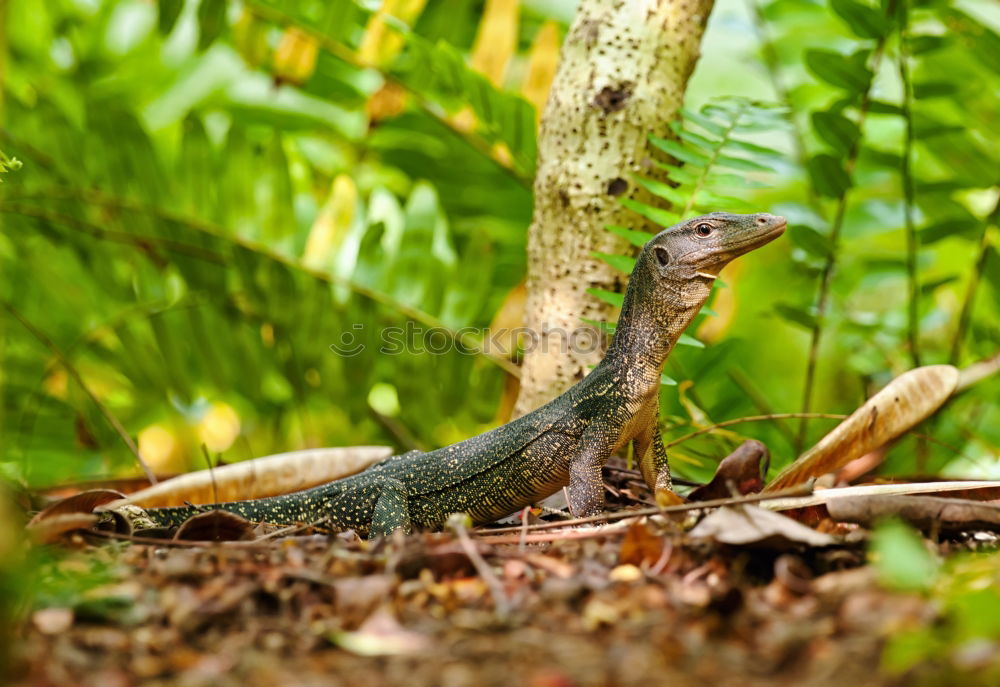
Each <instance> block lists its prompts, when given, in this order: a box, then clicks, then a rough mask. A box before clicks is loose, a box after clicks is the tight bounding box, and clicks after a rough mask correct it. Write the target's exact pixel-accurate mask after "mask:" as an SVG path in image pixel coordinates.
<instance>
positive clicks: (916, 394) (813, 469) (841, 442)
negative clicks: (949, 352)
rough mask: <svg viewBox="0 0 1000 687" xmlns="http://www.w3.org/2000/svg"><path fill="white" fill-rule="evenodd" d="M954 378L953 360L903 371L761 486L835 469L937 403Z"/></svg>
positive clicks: (894, 434)
mask: <svg viewBox="0 0 1000 687" xmlns="http://www.w3.org/2000/svg"><path fill="white" fill-rule="evenodd" d="M958 378H959V372H958V369H957V368H955V367H952V366H951V365H928V366H926V367H918V368H916V369H915V370H910V371H909V372H904V373H903V374H901V375H900V376H898V377H896V378H895V379H894V380H892V381H891V382H889V383H888V384H887V385H886V386H885V388H884V389H882V390H881V391H879V392H878V393H877V394H875V395H874V396H872V397H871V398H870V399H868V400H867V401H866V402H865V403H864V405H862V406H861V407H860V408H858V409H857V410H855V411H854V412H853V413H852V414H851V416H850V417H849V418H847V419H846V420H844V421H843V422H841V423H840V424H839V425H837V426H836V427H834V428H833V430H831V431H830V433H829V434H827V435H826V436H825V437H823V438H822V439H820V441H819V443H817V444H816V445H815V446H813V447H812V448H811V449H809V450H808V451H806V452H805V453H803V454H802V455H801V456H799V458H798V459H797V460H796V461H795V462H794V463H792V464H791V465H789V466H788V467H787V468H785V469H784V470H782V471H781V473H779V474H778V476H777V477H775V478H774V479H773V480H772V481H771V483H770V484H768V485H767V486H766V487H765V488H764V491H765V492H767V491H777V490H779V489H787V488H788V487H793V486H795V485H797V484H803V483H804V482H807V481H808V480H810V479H812V478H814V477H820V476H821V475H825V474H827V473H829V472H835V471H836V470H839V469H840V468H842V467H843V466H845V465H847V464H848V463H850V462H851V461H852V460H854V459H855V458H860V457H861V456H863V455H865V454H866V453H869V452H871V451H874V450H875V449H877V448H878V447H880V446H882V445H883V444H886V443H888V442H890V441H892V440H893V439H896V438H897V437H899V436H900V435H901V434H903V433H904V432H906V431H907V430H909V429H910V428H912V427H913V426H914V425H916V424H918V423H919V422H921V421H923V420H924V419H926V418H927V417H929V416H930V415H931V414H932V413H933V412H934V411H935V410H937V409H938V408H940V407H941V405H942V404H943V403H944V402H945V401H946V400H948V397H949V396H951V394H952V392H954V391H955V387H956V385H957V384H958Z"/></svg>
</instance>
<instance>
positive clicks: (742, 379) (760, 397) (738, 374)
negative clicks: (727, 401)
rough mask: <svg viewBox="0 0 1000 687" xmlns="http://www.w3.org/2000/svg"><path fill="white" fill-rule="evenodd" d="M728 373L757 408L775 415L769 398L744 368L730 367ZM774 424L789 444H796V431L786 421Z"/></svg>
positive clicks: (766, 413) (763, 412)
mask: <svg viewBox="0 0 1000 687" xmlns="http://www.w3.org/2000/svg"><path fill="white" fill-rule="evenodd" d="M728 375H729V378H730V379H731V380H733V383H734V384H736V386H738V387H739V388H740V389H741V390H742V391H743V393H744V394H746V396H747V398H749V399H750V401H751V402H753V404H754V405H755V406H757V410H759V411H760V412H761V413H762V414H764V415H774V409H773V408H771V404H770V403H769V402H768V400H767V398H766V397H765V396H764V394H763V393H761V392H760V390H759V389H758V388H757V387H756V386H754V383H753V381H752V380H751V379H750V378H749V377H748V376H747V375H746V374H745V373H744V372H743V371H742V370H740V369H738V368H729V370H728ZM774 426H775V428H776V429H777V430H778V431H779V432H781V434H782V436H784V437H785V439H787V440H788V444H789V446H795V432H794V431H792V429H791V428H790V427H789V426H788V425H787V424H786V423H784V422H775V423H774Z"/></svg>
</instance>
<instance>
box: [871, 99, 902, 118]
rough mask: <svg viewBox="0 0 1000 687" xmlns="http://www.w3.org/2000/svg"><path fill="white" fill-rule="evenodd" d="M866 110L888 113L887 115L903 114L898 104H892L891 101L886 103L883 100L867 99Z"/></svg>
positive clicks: (873, 112)
mask: <svg viewBox="0 0 1000 687" xmlns="http://www.w3.org/2000/svg"><path fill="white" fill-rule="evenodd" d="M868 111H869V112H871V113H872V114H888V115H900V116H902V114H903V108H901V107H900V106H899V105H894V104H892V103H887V102H885V101H883V100H869V101H868Z"/></svg>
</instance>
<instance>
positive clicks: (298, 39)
mask: <svg viewBox="0 0 1000 687" xmlns="http://www.w3.org/2000/svg"><path fill="white" fill-rule="evenodd" d="M318 55H319V43H318V42H317V41H316V39H315V38H313V37H312V36H310V35H309V34H308V33H306V32H305V31H303V30H302V29H299V28H297V27H295V26H290V27H289V28H287V29H285V33H284V34H282V36H281V43H279V44H278V49H277V50H276V51H275V53H274V75H275V77H276V78H278V79H280V80H282V81H288V82H289V83H293V84H302V83H305V82H306V81H308V80H309V77H311V76H312V74H313V71H314V70H315V69H316V58H317V56H318Z"/></svg>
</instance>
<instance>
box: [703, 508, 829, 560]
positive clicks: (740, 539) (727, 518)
mask: <svg viewBox="0 0 1000 687" xmlns="http://www.w3.org/2000/svg"><path fill="white" fill-rule="evenodd" d="M775 516H777V517H775ZM690 535H691V536H692V537H707V538H709V539H713V540H715V541H717V542H719V543H720V544H732V545H734V546H747V545H754V546H759V547H765V548H769V549H779V550H783V549H787V548H792V547H795V546H799V545H806V546H830V545H832V544H835V543H837V540H836V539H834V538H833V537H831V536H830V535H829V534H823V533H821V532H817V531H816V530H814V529H812V528H810V527H806V526H805V525H802V524H800V523H798V522H796V521H795V520H792V519H791V518H786V517H785V516H783V515H779V514H778V513H773V512H771V511H769V510H764V509H763V508H758V507H757V506H739V507H728V508H719V509H718V510H715V511H712V512H711V513H709V514H708V515H707V516H705V519H704V520H702V521H701V522H699V523H698V524H697V525H695V527H694V529H692V530H691V532H690Z"/></svg>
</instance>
